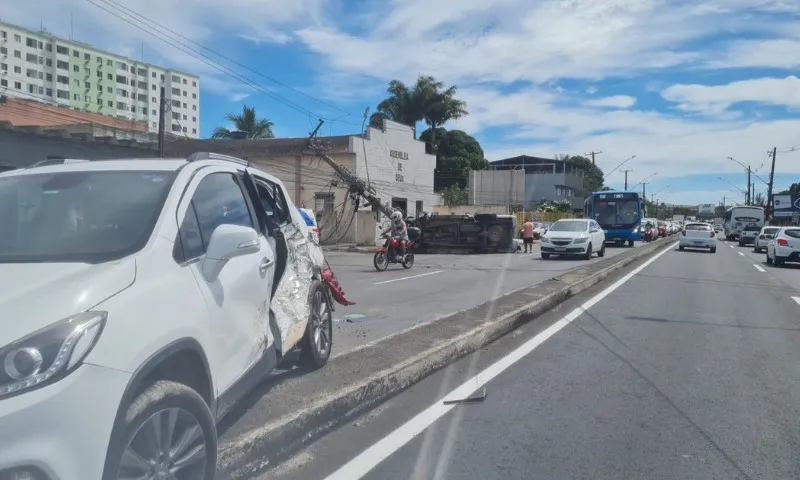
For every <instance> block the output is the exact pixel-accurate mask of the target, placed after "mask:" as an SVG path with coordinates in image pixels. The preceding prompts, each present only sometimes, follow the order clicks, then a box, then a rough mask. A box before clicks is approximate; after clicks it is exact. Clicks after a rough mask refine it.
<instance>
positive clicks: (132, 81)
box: [131, 79, 136, 87]
mask: <svg viewBox="0 0 800 480" xmlns="http://www.w3.org/2000/svg"><path fill="white" fill-rule="evenodd" d="M135 86H136V80H134V79H131V87H135Z"/></svg>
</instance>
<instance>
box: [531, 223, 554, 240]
mask: <svg viewBox="0 0 800 480" xmlns="http://www.w3.org/2000/svg"><path fill="white" fill-rule="evenodd" d="M551 225H552V223H549V222H537V223H534V224H533V238H542V237H544V236H545V234H546V233H547V229H548V228H550V226H551Z"/></svg>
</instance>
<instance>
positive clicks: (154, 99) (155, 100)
mask: <svg viewBox="0 0 800 480" xmlns="http://www.w3.org/2000/svg"><path fill="white" fill-rule="evenodd" d="M150 101H151V102H153V103H155V102H157V101H158V99H157V98H156V97H153V98H151V99H150Z"/></svg>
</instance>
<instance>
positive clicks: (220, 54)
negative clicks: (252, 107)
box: [99, 0, 351, 116]
mask: <svg viewBox="0 0 800 480" xmlns="http://www.w3.org/2000/svg"><path fill="white" fill-rule="evenodd" d="M99 1H101V2H103V3H105V4H112V5H114V6H116V7H117V8H118V9H120V10H123V11H126V12H128V13H129V14H131V15H134V16H137V17H140V18H143V19H144V20H146V21H147V22H150V23H152V24H153V25H156V26H157V27H159V28H161V29H163V30H166V31H167V32H169V33H171V34H173V35H175V36H177V37H180V38H182V39H183V40H186V41H187V42H189V43H191V44H193V45H197V46H198V47H200V48H202V49H203V50H205V51H207V52H209V53H212V54H214V55H216V56H218V57H220V58H222V59H224V60H226V61H228V62H230V63H232V64H234V65H236V66H238V67H241V68H244V69H245V70H247V71H249V72H252V73H254V74H256V75H258V76H260V77H262V78H264V79H266V80H269V81H270V82H272V83H275V84H276V85H280V86H281V87H284V88H286V89H289V90H291V91H293V92H295V93H298V94H300V95H303V96H304V97H306V98H309V99H311V100H314V101H316V102H319V103H321V104H323V105H326V106H328V107H331V108H333V109H336V110H338V111H339V112H342V113H345V114H347V115H348V116H350V115H351V113H350V112H347V111H345V110H343V109H341V108H339V107H337V106H336V105H333V104H331V103H329V102H326V101H325V100H322V99H320V98H317V97H315V96H313V95H309V94H307V93H305V92H303V91H301V90H298V89H296V88H293V87H291V86H289V85H286V84H285V83H283V82H280V81H278V80H276V79H275V78H272V77H270V76H268V75H266V74H264V73H262V72H259V71H257V70H255V69H253V68H251V67H248V66H247V65H244V64H242V63H240V62H238V61H236V60H234V59H232V58H230V57H227V56H225V55H224V54H222V53H220V52H218V51H215V50H213V49H211V48H209V47H207V46H205V45H203V44H201V43H198V42H196V41H194V40H192V39H190V38H188V37H186V36H184V35H182V34H181V33H179V32H176V31H175V30H172V29H170V28H169V27H166V26H164V25H162V24H161V23H158V22H157V21H155V20H153V19H151V18H148V17H146V16H145V15H142V14H141V13H138V12H136V11H134V10H132V9H130V8H127V7H125V6H123V5H121V4H119V3H117V2H115V1H114V0H99Z"/></svg>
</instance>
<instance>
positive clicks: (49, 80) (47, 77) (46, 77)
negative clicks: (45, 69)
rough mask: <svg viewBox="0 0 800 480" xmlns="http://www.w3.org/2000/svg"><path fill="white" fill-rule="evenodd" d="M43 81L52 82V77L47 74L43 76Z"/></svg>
mask: <svg viewBox="0 0 800 480" xmlns="http://www.w3.org/2000/svg"><path fill="white" fill-rule="evenodd" d="M44 79H45V80H47V81H48V82H52V81H53V75H52V74H50V73H48V74H47V75H45V76H44Z"/></svg>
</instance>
